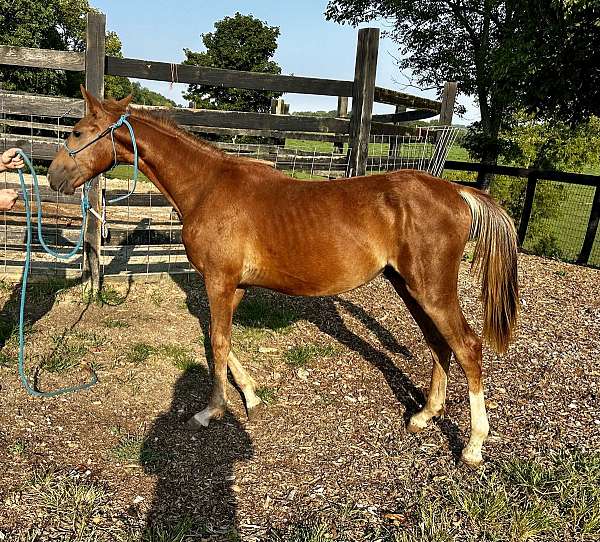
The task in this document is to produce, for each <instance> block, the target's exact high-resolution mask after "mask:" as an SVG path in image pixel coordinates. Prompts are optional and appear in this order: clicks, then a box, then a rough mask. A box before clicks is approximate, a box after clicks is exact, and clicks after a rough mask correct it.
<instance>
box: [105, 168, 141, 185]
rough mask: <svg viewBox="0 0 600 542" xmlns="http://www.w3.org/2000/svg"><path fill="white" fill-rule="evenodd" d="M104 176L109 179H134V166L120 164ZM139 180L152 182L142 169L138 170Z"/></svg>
mask: <svg viewBox="0 0 600 542" xmlns="http://www.w3.org/2000/svg"><path fill="white" fill-rule="evenodd" d="M104 176H105V177H106V178H107V179H123V180H127V179H132V178H133V166H130V165H128V164H120V165H118V166H116V167H114V168H113V169H111V170H110V171H107V172H106V173H105V174H104ZM138 181H142V182H144V183H149V182H151V181H150V179H148V177H146V176H145V175H144V174H143V173H142V172H141V171H138Z"/></svg>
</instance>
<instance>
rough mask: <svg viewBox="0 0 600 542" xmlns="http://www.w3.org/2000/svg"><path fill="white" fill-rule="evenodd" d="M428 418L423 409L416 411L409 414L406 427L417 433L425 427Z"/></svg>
mask: <svg viewBox="0 0 600 542" xmlns="http://www.w3.org/2000/svg"><path fill="white" fill-rule="evenodd" d="M430 419H431V418H430V417H428V416H427V414H424V413H423V411H421V412H417V413H416V414H413V415H412V416H411V418H410V421H409V422H408V427H407V429H408V430H409V431H410V432H411V433H419V432H420V431H423V429H426V428H427V422H429V420H430Z"/></svg>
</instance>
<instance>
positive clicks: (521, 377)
mask: <svg viewBox="0 0 600 542" xmlns="http://www.w3.org/2000/svg"><path fill="white" fill-rule="evenodd" d="M519 264H520V268H519V273H520V288H521V294H520V295H521V304H522V308H521V316H520V321H519V327H518V331H517V335H516V339H515V342H514V344H513V345H512V346H511V348H510V350H509V352H508V353H507V354H506V355H504V356H502V357H499V356H497V355H495V354H493V353H492V352H490V351H489V349H487V348H486V350H485V362H484V365H485V386H486V399H487V405H488V413H489V417H490V424H491V428H492V429H491V434H490V438H489V439H488V441H487V442H486V444H485V446H484V458H485V459H486V467H484V468H493V465H494V462H496V461H500V460H503V459H511V458H514V457H523V458H533V457H543V456H545V455H547V454H549V453H551V452H552V451H556V450H563V449H578V450H584V451H585V450H597V449H598V448H599V447H600V411H599V409H598V396H599V393H600V389H599V387H600V384H599V383H600V379H599V376H600V366H599V365H598V362H599V360H600V341H599V340H598V339H599V337H600V271H598V270H594V269H589V268H583V267H576V266H572V265H568V264H564V263H561V262H555V261H549V260H544V259H541V258H537V257H534V256H528V255H520V256H519ZM118 288H119V289H120V291H122V292H124V293H125V294H126V295H127V298H126V301H125V302H124V303H123V304H122V305H119V306H115V307H112V306H97V305H89V306H86V305H84V304H83V303H82V301H81V294H80V293H78V291H77V289H74V290H73V289H72V290H68V291H66V292H62V293H59V294H58V295H57V296H56V299H54V296H51V297H49V298H48V299H46V300H43V301H38V302H37V303H35V304H34V305H35V306H33V305H30V307H31V310H32V316H33V319H34V320H35V326H34V330H35V333H33V335H32V336H31V337H30V341H29V343H30V351H29V352H30V355H31V356H32V359H30V361H29V364H30V366H34V365H35V363H36V359H39V357H40V355H42V354H43V353H44V352H46V351H47V349H48V348H50V346H51V341H50V338H51V337H52V335H54V334H57V333H62V331H63V330H64V329H65V328H68V329H71V328H72V329H73V330H77V331H79V332H82V331H83V332H94V333H95V334H96V335H97V336H99V337H101V338H102V340H100V341H97V344H96V346H95V347H93V348H91V349H90V351H89V352H88V354H86V356H85V360H86V361H87V362H90V361H93V362H95V363H96V364H97V365H98V367H99V378H100V383H99V384H98V385H97V386H95V387H94V388H92V389H91V390H90V391H87V392H82V393H78V394H75V395H67V396H61V397H59V398H54V399H34V398H31V397H29V396H27V395H26V394H25V392H24V391H23V390H22V389H21V387H20V385H19V382H18V379H17V376H16V366H15V365H14V364H12V365H11V364H9V365H8V366H3V367H0V382H1V385H2V389H1V390H0V464H1V469H0V502H1V503H2V506H0V533H3V536H4V537H5V538H6V536H8V539H11V538H10V537H11V536H13V537H16V535H18V534H19V533H26V532H28V530H30V529H32V526H37V528H38V529H40V530H41V531H42V534H41V535H40V536H39V537H38V538H37V539H38V540H45V539H48V540H50V539H59V538H53V535H52V529H51V528H50V527H48V529H47V530H45V531H44V524H43V522H44V520H43V518H44V517H45V516H43V514H40V511H39V509H38V508H36V506H35V505H32V503H31V501H30V500H28V499H27V498H26V495H27V487H28V486H27V484H28V480H30V479H31V477H32V473H33V472H35V471H38V472H39V471H40V469H53V470H56V471H57V472H59V473H63V474H65V475H69V476H73V475H75V476H81V477H83V478H85V479H86V480H89V481H90V483H92V482H93V483H97V484H99V485H101V486H102V487H103V488H105V490H106V491H107V494H108V495H109V496H110V506H109V509H108V510H105V511H104V512H102V513H100V516H99V517H98V518H96V519H95V522H96V523H97V528H98V533H102V527H103V525H104V526H105V527H106V532H107V533H108V532H111V533H116V532H121V531H120V530H119V529H122V532H123V533H124V532H134V533H135V532H138V533H140V532H142V531H144V529H146V530H148V529H152V528H154V529H155V530H157V529H158V530H160V529H159V527H161V528H163V529H165V530H166V529H168V528H171V527H174V526H177V524H178V522H181V521H182V520H183V519H184V518H192V520H193V523H194V526H195V527H196V528H197V529H198V531H202V532H203V533H204V536H205V537H207V538H211V536H212V538H213V539H222V538H225V534H224V533H226V532H228V531H230V530H231V528H232V527H233V526H235V528H236V529H237V532H238V533H239V536H240V537H241V538H242V539H244V540H259V539H261V538H262V537H264V536H265V535H266V534H267V533H268V532H272V531H273V530H278V529H285V528H286V527H287V526H290V525H294V524H299V523H303V522H306V521H307V520H309V519H310V518H326V519H327V520H328V521H330V524H331V525H333V526H336V525H337V526H339V528H340V529H341V528H342V526H343V525H349V526H348V527H347V530H346V531H345V536H347V537H348V538H352V537H353V536H355V537H356V539H360V536H361V534H360V533H365V532H368V531H369V530H373V529H376V528H377V527H378V526H381V525H386V524H387V523H389V518H393V517H400V518H405V519H403V521H404V520H406V521H407V522H410V521H411V519H410V509H409V504H408V503H411V502H414V499H415V498H416V496H417V495H419V494H421V493H422V491H423V490H424V488H427V487H435V486H436V485H438V484H443V483H444V480H445V479H447V477H448V476H460V475H461V472H462V471H463V470H464V471H465V475H467V472H466V468H465V467H463V466H461V465H460V464H459V463H458V461H457V458H458V456H459V454H460V450H461V447H462V446H463V445H464V442H465V440H466V437H467V436H468V429H469V408H468V396H467V388H466V382H465V379H464V377H463V375H462V373H461V372H460V368H459V367H458V365H457V364H456V363H453V364H452V369H451V376H450V382H449V386H448V400H447V408H446V415H445V417H444V418H443V419H441V420H436V421H435V423H433V424H432V425H431V428H430V429H429V430H427V431H425V432H423V433H420V434H418V435H412V434H409V433H408V432H407V431H406V429H405V424H406V417H407V414H408V413H410V412H412V411H414V410H415V409H416V408H417V406H418V404H420V403H421V402H422V401H423V395H422V394H423V393H424V392H426V391H427V387H428V384H429V375H430V370H431V362H430V358H429V354H428V350H427V348H426V345H425V343H424V340H423V338H422V336H421V334H420V332H419V330H418V328H417V326H416V324H415V323H414V321H413V320H412V319H411V317H410V315H409V314H408V311H407V310H406V308H405V307H404V306H403V304H402V302H401V300H399V298H398V297H397V296H396V294H395V293H394V291H393V289H392V288H391V286H390V285H389V284H388V283H387V282H386V281H385V280H384V279H383V278H378V279H376V280H375V281H373V282H372V283H370V284H368V285H366V286H364V287H362V288H360V289H358V290H355V291H353V292H349V293H347V294H344V295H341V296H339V297H337V298H328V299H321V298H318V299H302V298H289V297H286V296H283V295H279V294H274V293H270V292H264V291H257V292H254V293H251V294H249V296H248V298H249V299H247V300H245V301H244V302H245V303H248V302H249V303H252V302H255V301H256V300H259V301H260V302H261V303H265V302H266V303H268V304H269V306H271V307H273V308H274V310H280V311H282V312H283V313H285V314H292V315H294V316H293V318H292V321H291V322H290V326H291V327H290V328H289V329H285V330H283V331H273V330H269V329H267V330H260V329H258V330H253V331H255V333H250V334H245V333H244V331H245V330H244V327H243V326H241V324H240V323H239V322H238V323H237V324H236V329H235V331H234V349H235V350H236V351H237V352H238V353H239V358H240V360H241V361H242V362H243V363H244V364H245V365H246V367H247V368H248V369H249V371H250V372H251V373H252V375H253V376H254V377H255V379H256V380H257V381H258V382H259V383H260V384H261V385H263V386H268V387H269V389H270V390H271V391H272V392H273V394H274V396H275V400H274V402H273V403H272V404H270V405H269V406H268V407H266V408H265V409H264V412H263V415H262V416H261V417H260V419H258V420H257V421H254V422H253V423H250V422H248V421H247V419H246V416H245V411H244V407H243V403H242V401H241V399H240V395H239V393H238V392H237V390H236V389H235V388H234V387H233V386H230V389H229V397H230V407H229V411H228V413H227V415H226V416H225V418H224V419H223V420H222V421H219V422H216V423H213V424H212V425H211V427H209V428H208V429H206V430H203V431H201V432H198V433H191V432H189V431H188V430H187V428H186V425H185V421H186V420H187V418H188V417H190V416H191V415H192V414H194V413H195V412H197V411H198V410H200V409H201V408H202V407H203V406H204V404H205V403H206V400H207V397H208V393H209V390H210V381H209V377H208V372H207V368H206V367H207V366H206V362H205V355H204V348H205V342H206V341H205V334H204V335H203V333H202V331H201V327H204V329H206V316H207V302H206V298H205V295H204V291H203V288H202V284H201V282H200V281H199V280H196V279H192V280H187V279H181V278H179V279H175V280H170V279H168V280H167V279H163V280H162V281H161V282H159V283H148V282H142V281H139V282H134V283H133V284H129V285H127V286H125V285H122V284H121V285H119V286H118ZM459 288H460V295H461V301H462V305H463V309H464V312H465V314H466V316H467V319H468V320H469V322H470V323H471V324H472V325H473V326H474V327H475V329H477V330H480V329H481V324H480V323H481V307H480V303H479V301H478V296H479V287H478V286H477V285H476V284H474V282H473V280H472V278H471V277H470V275H469V274H468V264H467V263H463V264H462V266H461V273H460V284H459ZM3 297H4V302H5V308H4V313H5V317H6V315H7V314H13V315H14V312H15V307H16V303H15V301H16V294H15V293H14V292H13V291H11V290H10V289H7V290H6V291H5V292H4V293H3ZM108 319H113V320H114V319H119V320H120V321H123V322H126V323H127V324H129V327H121V328H112V329H109V328H107V326H106V322H107V320H108ZM198 319H199V320H200V322H201V324H202V325H201V326H199V325H198ZM236 338H237V339H239V340H238V341H237V343H236V342H235V341H236ZM139 342H144V343H147V344H149V345H150V346H153V347H155V348H156V349H157V350H156V352H157V354H156V355H153V356H151V357H150V358H149V359H148V360H147V361H146V362H144V363H141V364H138V365H135V364H132V363H131V362H130V361H129V360H128V358H127V355H126V353H127V351H128V350H129V349H130V348H131V347H132V346H133V345H134V344H136V343H139ZM165 344H179V345H184V346H186V347H188V348H190V349H191V350H192V351H193V352H194V353H195V354H196V356H197V359H198V360H199V365H198V366H196V367H192V368H190V369H188V370H185V371H183V370H180V369H178V368H176V367H175V366H174V365H173V364H172V362H171V361H169V359H168V358H166V357H165V356H162V355H161V354H160V346H161V345H165ZM305 344H315V345H323V346H325V345H333V347H334V350H333V351H332V350H331V349H329V350H323V351H324V352H327V353H328V354H327V355H325V356H317V357H316V358H315V359H314V360H312V361H311V362H310V363H309V365H308V366H307V367H301V368H298V367H294V366H291V365H290V364H289V363H286V360H285V352H286V351H287V350H288V349H289V348H291V347H293V346H298V345H305ZM49 345H50V346H49ZM332 352H333V353H332ZM86 377H87V375H86V373H85V371H83V370H73V371H69V372H67V373H59V374H48V373H45V372H42V375H41V377H40V386H41V387H42V388H46V387H51V386H56V385H63V384H69V383H73V382H77V381H81V380H82V379H84V378H86ZM126 433H130V434H132V435H143V439H144V448H145V449H150V450H151V456H152V458H153V460H152V461H141V462H140V461H136V460H133V461H131V460H126V459H125V460H124V459H119V458H118V457H117V456H115V454H114V452H113V450H114V449H115V446H117V445H118V444H119V441H120V439H121V438H122V436H123V434H126ZM17 442H18V443H22V444H23V445H24V446H23V447H24V451H22V452H21V453H15V446H14V444H15V443H17ZM140 463H141V464H140ZM73 473H75V474H73ZM394 514H397V515H394ZM400 528H401V527H400ZM30 532H31V531H30ZM352 533H355V535H352ZM98 536H99V537H100V535H98ZM112 536H114V535H111V537H112ZM228 536H229V535H228ZM0 538H1V537H0ZM100 538H101V537H100ZM109 538H110V537H109ZM109 538H107V539H109ZM114 538H115V539H116V538H117V537H116V536H114Z"/></svg>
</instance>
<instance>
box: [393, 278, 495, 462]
mask: <svg viewBox="0 0 600 542" xmlns="http://www.w3.org/2000/svg"><path fill="white" fill-rule="evenodd" d="M398 278H399V280H400V281H401V280H402V279H401V278H400V277H399V276H398ZM444 279H446V280H444ZM455 282H456V281H455V280H454V281H449V277H448V276H446V277H444V276H440V277H439V280H438V281H433V280H432V281H431V282H429V284H433V285H435V286H431V287H430V288H431V290H430V291H420V292H418V291H412V290H411V289H410V288H409V287H408V286H405V285H403V284H400V286H401V287H403V288H405V289H406V293H407V294H408V295H409V296H410V297H411V298H413V299H414V301H415V302H416V303H417V304H418V305H419V307H420V308H421V309H422V311H423V312H424V313H425V315H426V316H427V317H428V318H429V320H431V322H432V324H433V325H434V326H435V328H436V329H437V332H438V333H439V335H440V336H441V337H443V339H444V340H445V341H446V343H447V345H448V346H449V347H450V349H451V350H452V351H453V352H454V355H455V357H456V359H457V361H458V363H459V364H460V366H461V368H462V370H463V372H464V374H465V376H466V379H467V384H468V388H469V404H470V409H471V434H470V437H469V441H468V443H467V445H466V446H465V448H464V449H463V452H462V457H461V458H462V461H463V462H464V463H466V464H467V465H469V466H472V467H477V466H479V465H480V464H481V463H482V462H483V458H482V454H481V448H482V445H483V442H484V441H485V439H486V438H487V436H488V433H489V427H490V426H489V422H488V418H487V414H486V411H485V400H484V395H483V379H482V345H481V340H480V339H479V337H477V335H476V334H475V333H474V332H473V330H472V329H471V328H470V326H469V324H468V323H467V321H466V320H465V317H464V315H463V313H462V311H461V309H460V304H459V302H458V296H457V293H456V284H455ZM436 288H437V289H438V290H437V291H436V290H435V289H436ZM441 294H445V295H441ZM409 308H410V307H409ZM424 410H425V409H424ZM428 415H429V412H427V413H426V414H424V415H423V418H426V417H427V416H428ZM421 421H422V419H419V418H418V419H417V423H419V422H421Z"/></svg>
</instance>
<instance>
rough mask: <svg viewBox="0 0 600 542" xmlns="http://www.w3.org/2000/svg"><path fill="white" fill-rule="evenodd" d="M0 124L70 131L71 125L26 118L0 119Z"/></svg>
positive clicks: (62, 131) (50, 130)
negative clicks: (30, 120) (33, 120)
mask: <svg viewBox="0 0 600 542" xmlns="http://www.w3.org/2000/svg"><path fill="white" fill-rule="evenodd" d="M0 125H3V126H10V127H12V128H29V129H33V130H47V131H49V132H59V133H64V132H70V131H71V130H72V129H73V126H69V125H65V124H58V123H56V124H51V123H47V122H29V121H26V120H13V119H0Z"/></svg>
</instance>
